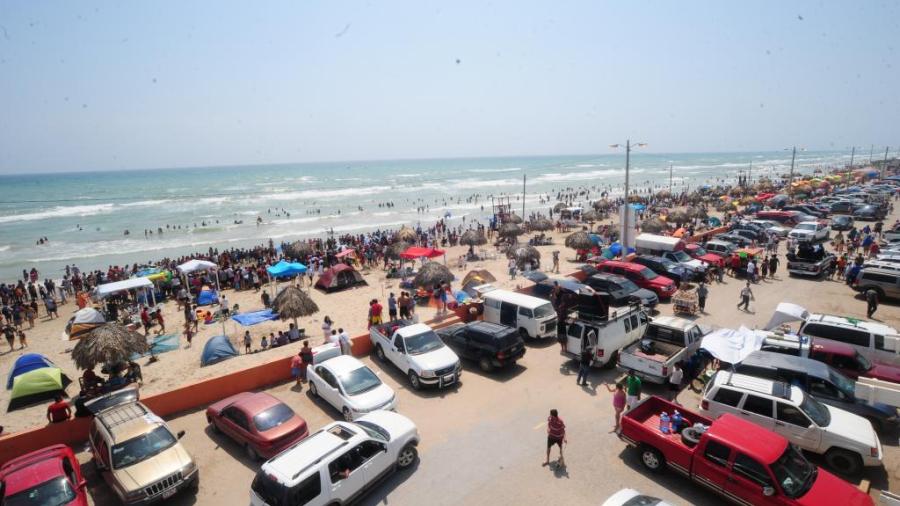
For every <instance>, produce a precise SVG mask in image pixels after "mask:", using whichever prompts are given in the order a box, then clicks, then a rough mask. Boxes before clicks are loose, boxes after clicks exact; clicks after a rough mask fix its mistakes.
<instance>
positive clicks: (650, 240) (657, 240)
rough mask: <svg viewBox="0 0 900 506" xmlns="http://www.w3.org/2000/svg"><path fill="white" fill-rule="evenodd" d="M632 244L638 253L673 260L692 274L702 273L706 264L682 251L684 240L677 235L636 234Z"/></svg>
mask: <svg viewBox="0 0 900 506" xmlns="http://www.w3.org/2000/svg"><path fill="white" fill-rule="evenodd" d="M634 246H635V249H636V250H637V252H638V253H642V254H650V255H656V256H661V257H663V258H665V259H668V260H671V261H672V262H675V263H677V264H679V265H681V266H682V267H684V268H685V269H687V270H688V271H690V272H691V273H692V275H694V274H696V275H699V274H702V273H704V272H705V271H706V265H705V264H704V263H703V262H701V261H699V260H696V259H694V258H691V256H690V255H688V254H687V253H685V252H684V247H685V242H684V241H682V240H681V239H679V238H677V237H669V236H666V235H658V234H647V233H643V234H638V236H637V237H636V238H635V240H634Z"/></svg>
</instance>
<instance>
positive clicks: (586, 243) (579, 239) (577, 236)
mask: <svg viewBox="0 0 900 506" xmlns="http://www.w3.org/2000/svg"><path fill="white" fill-rule="evenodd" d="M593 246H594V243H593V241H591V236H590V235H588V233H587V232H584V231H580V232H575V233H573V234H569V236H568V237H566V247H567V248H572V249H575V250H579V249H583V250H587V249H591V247H593Z"/></svg>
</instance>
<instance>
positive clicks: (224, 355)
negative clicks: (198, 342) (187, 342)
mask: <svg viewBox="0 0 900 506" xmlns="http://www.w3.org/2000/svg"><path fill="white" fill-rule="evenodd" d="M237 354H238V353H237V350H235V349H234V346H232V344H231V341H229V340H228V338H227V337H226V336H213V337H211V338H209V341H206V344H205V345H204V346H203V354H202V355H200V365H201V366H204V365H210V364H215V363H217V362H221V361H223V360H228V359H229V358H231V357H236V356H237Z"/></svg>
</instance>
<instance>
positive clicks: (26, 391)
mask: <svg viewBox="0 0 900 506" xmlns="http://www.w3.org/2000/svg"><path fill="white" fill-rule="evenodd" d="M63 378H64V376H63V373H62V371H60V370H59V368H57V367H42V368H40V369H35V370H33V371H28V372H26V373H25V374H22V375H19V376H17V377H16V378H15V380H13V387H12V395H11V396H10V398H9V408H8V409H7V411H12V410H14V409H18V408H22V407H25V406H28V405H29V404H33V403H34V402H38V401H42V400H45V399H49V398H51V397H52V396H53V395H54V394H57V393H64V389H65V384H64V383H63Z"/></svg>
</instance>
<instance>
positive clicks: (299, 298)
mask: <svg viewBox="0 0 900 506" xmlns="http://www.w3.org/2000/svg"><path fill="white" fill-rule="evenodd" d="M272 308H273V309H274V310H275V312H276V313H278V316H279V317H280V318H281V319H282V320H284V319H286V318H292V319H293V320H294V325H297V318H302V317H304V316H310V315H313V314H315V313H318V312H319V306H317V305H316V303H315V301H313V300H312V299H311V298H310V297H309V295H306V294H305V293H303V290H301V289H299V288H297V287H296V286H288V287H287V288H285V289H284V290H282V291H281V292H280V293H279V294H278V295H277V296H276V297H275V300H274V301H272Z"/></svg>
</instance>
